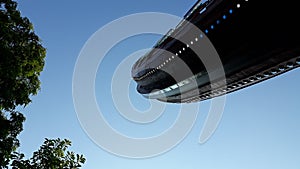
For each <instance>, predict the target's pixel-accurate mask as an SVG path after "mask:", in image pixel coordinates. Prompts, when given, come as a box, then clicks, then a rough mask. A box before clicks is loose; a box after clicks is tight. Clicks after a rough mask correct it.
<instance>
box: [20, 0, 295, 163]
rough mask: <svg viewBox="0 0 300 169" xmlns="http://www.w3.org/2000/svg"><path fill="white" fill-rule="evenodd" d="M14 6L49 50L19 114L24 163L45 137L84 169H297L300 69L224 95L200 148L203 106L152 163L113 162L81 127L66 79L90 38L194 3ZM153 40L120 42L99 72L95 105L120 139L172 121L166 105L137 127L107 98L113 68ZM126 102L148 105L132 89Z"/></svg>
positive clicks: (173, 109) (174, 108)
mask: <svg viewBox="0 0 300 169" xmlns="http://www.w3.org/2000/svg"><path fill="white" fill-rule="evenodd" d="M18 2H19V9H20V11H21V13H22V15H23V16H27V17H28V18H29V19H30V21H31V22H32V23H33V24H34V28H35V32H36V33H37V34H38V35H39V36H40V38H41V39H42V43H43V45H44V46H45V48H46V49H47V56H46V65H45V68H44V71H43V72H42V74H41V77H40V78H41V82H42V85H41V91H40V92H39V93H38V95H37V96H33V97H32V103H31V104H30V105H29V106H28V107H26V108H25V109H24V111H23V112H24V114H25V116H26V122H25V125H24V131H23V132H22V133H21V135H20V137H19V138H20V141H21V147H20V151H21V152H24V153H25V154H26V155H27V157H28V156H31V154H32V152H33V151H35V150H37V149H38V147H39V146H40V145H41V144H42V143H43V141H44V138H57V137H60V138H68V139H70V140H71V141H72V147H71V150H73V151H75V152H77V153H82V154H84V156H85V157H86V159H87V161H86V163H85V164H84V166H83V169H140V168H143V169H153V168H158V169H182V168H187V169H194V168H195V169H196V168H205V169H224V168H231V169H240V168H243V169H253V168H256V169H266V168H272V169H282V168H289V169H298V168H299V166H300V159H299V157H300V145H299V143H300V130H299V128H300V123H299V120H300V113H299V98H298V96H299V94H300V92H299V90H298V88H299V85H300V78H299V77H300V69H296V70H293V71H290V72H288V73H285V74H283V75H280V76H278V77H275V78H273V79H270V80H268V81H265V82H262V83H259V84H256V85H254V86H252V87H248V88H246V89H242V90H240V91H237V92H234V93H231V94H228V95H227V97H226V105H225V110H224V112H223V118H222V120H221V122H220V125H219V127H218V129H217V130H216V132H215V133H214V135H213V136H212V137H211V138H210V139H209V140H208V142H206V143H205V144H199V143H198V138H199V134H200V131H201V128H202V127H203V123H204V121H205V118H206V116H207V112H208V110H209V105H210V101H204V102H202V103H201V104H200V112H199V114H198V118H197V121H196V124H195V126H194V127H193V129H192V131H191V132H190V133H189V135H188V136H187V137H186V138H185V139H184V140H183V141H182V142H181V143H180V144H178V145H177V146H176V147H175V148H174V149H172V150H170V151H168V152H166V153H164V154H162V155H159V156H157V157H153V158H148V159H138V160H137V159H130V158H123V157H118V156H115V155H113V154H110V153H108V152H107V151H105V150H103V149H101V148H100V147H99V146H98V145H96V144H95V143H94V142H93V141H92V140H91V139H90V138H89V137H88V136H87V134H86V133H85V131H84V130H83V129H82V128H81V126H80V123H79V121H78V119H77V115H76V112H75V109H74V105H73V98H72V78H73V72H74V67H75V63H76V60H77V57H78V55H79V53H80V51H81V49H82V48H83V46H84V44H85V43H86V41H87V40H88V39H89V37H90V36H92V34H93V33H94V32H96V31H97V30H98V29H100V28H101V27H103V26H104V25H106V24H108V23H109V22H111V21H113V20H115V19H118V18H120V17H123V16H126V15H130V14H134V13H139V12H162V13H168V14H172V15H176V16H179V17H182V16H183V15H184V14H185V12H186V11H187V10H188V9H189V8H190V7H191V6H192V5H193V4H194V3H195V1H194V0H193V1H191V0H190V1H184V0H176V1H159V0H152V1H141V2H138V1H129V0H123V1H114V0H111V1H96V0H90V1H85V2H84V3H83V2H79V1H77V2H74V1H70V0H65V1H57V0H54V1H38V0H29V1H18ZM157 26H159V25H157ZM159 37H160V36H159V35H150V34H145V35H139V36H134V37H132V38H128V39H126V40H124V41H122V42H120V43H119V44H117V45H116V46H115V47H114V48H112V50H111V51H110V52H109V53H108V55H107V56H105V59H104V61H103V66H101V68H99V69H100V70H98V72H99V73H98V74H97V77H96V82H95V84H96V88H95V91H96V97H97V102H98V104H99V105H100V106H101V108H102V109H103V112H104V116H105V118H106V119H107V121H108V122H109V123H110V124H111V125H112V126H113V127H114V128H115V129H116V130H118V131H119V132H121V133H124V134H127V135H130V136H136V137H150V136H153V135H156V134H159V133H160V132H162V131H164V130H165V129H166V128H168V127H169V126H170V125H172V123H173V122H174V120H175V119H176V116H177V114H178V109H179V106H178V105H171V104H167V108H166V111H165V112H164V114H163V115H162V116H161V117H160V118H159V119H158V121H156V122H153V123H151V124H149V125H137V124H133V123H130V122H128V121H127V120H125V119H123V118H122V117H121V116H120V115H119V113H118V111H117V110H116V109H115V107H114V106H113V104H112V103H113V102H112V98H111V97H110V90H111V89H110V87H111V78H112V75H113V73H114V70H115V69H116V67H117V66H118V65H119V63H120V62H121V61H122V60H123V59H125V58H126V57H127V56H129V55H130V54H132V53H133V52H135V51H137V50H140V49H145V48H151V47H152V46H153V44H155V43H156V41H157V40H158V38H159ZM99 45H101V44H99ZM130 98H131V101H132V102H133V104H134V105H135V106H137V107H138V108H139V109H141V110H146V109H147V108H148V106H149V102H148V101H147V100H146V99H145V98H143V97H141V96H140V95H139V94H137V93H136V91H135V83H132V84H131V85H130ZM103 137H107V136H106V135H103Z"/></svg>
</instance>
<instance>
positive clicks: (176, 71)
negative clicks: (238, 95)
mask: <svg viewBox="0 0 300 169" xmlns="http://www.w3.org/2000/svg"><path fill="white" fill-rule="evenodd" d="M296 3H297V1H291V0H288V1H284V3H283V1H276V2H274V1H272V2H270V1H258V0H210V1H207V2H205V3H201V2H200V1H198V2H197V3H196V4H195V5H194V6H193V7H192V8H191V9H190V10H189V11H188V12H187V14H186V15H185V16H184V19H185V20H186V21H188V22H189V23H192V24H194V25H195V26H197V27H198V28H199V29H200V30H201V31H202V32H197V31H195V30H193V29H192V28H191V27H189V26H186V25H188V23H187V22H185V21H183V22H181V23H179V24H178V26H177V27H176V28H175V29H174V30H173V29H172V30H170V31H169V32H168V33H167V34H166V35H165V36H164V37H163V38H162V39H161V40H160V41H159V42H157V44H156V45H155V46H154V47H153V49H152V50H151V51H149V52H148V53H147V54H146V55H145V56H143V57H141V58H140V59H139V60H138V61H137V62H136V63H135V64H134V65H133V68H132V77H133V79H134V80H135V81H136V82H137V90H138V92H139V93H141V94H143V95H144V96H146V97H149V98H154V99H158V100H161V101H165V102H173V103H182V102H195V101H201V100H206V99H210V98H213V97H217V96H220V95H224V94H226V93H230V92H233V91H236V90H239V89H242V88H245V87H247V86H251V85H253V84H256V83H258V82H261V81H264V80H266V79H269V78H272V77H274V76H277V75H280V74H282V73H284V72H287V71H289V70H292V69H294V68H296V67H299V65H300V57H299V56H300V34H299V33H298V30H300V26H298V23H297V21H298V20H299V19H298V16H299V15H297V11H298V9H297V4H296ZM180 37H184V38H185V39H188V41H186V42H182V41H180V40H179V39H180ZM205 37H207V38H208V39H209V40H210V42H211V43H212V45H213V46H214V47H215V49H216V51H217V52H218V55H219V57H220V60H221V62H222V64H223V68H222V67H215V69H222V70H224V73H225V77H226V79H224V78H219V79H218V78H215V79H213V80H212V79H211V80H210V78H209V76H208V75H209V73H210V72H207V70H206V68H205V65H204V64H203V62H202V61H201V59H199V58H201V56H200V57H199V56H198V55H197V54H196V53H197V52H195V50H193V48H197V49H198V48H199V49H200V48H201V39H205ZM203 50H205V49H203ZM202 57H203V56H202ZM205 57H209V56H205ZM180 61H184V63H185V64H186V65H187V66H188V67H189V69H190V70H191V72H192V76H191V75H190V74H185V73H183V72H182V69H183V68H182V67H181V66H180V64H179V63H180ZM174 76H176V80H175V79H174ZM193 80H195V81H196V84H197V85H190V83H191V81H193Z"/></svg>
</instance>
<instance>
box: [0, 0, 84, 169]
mask: <svg viewBox="0 0 300 169" xmlns="http://www.w3.org/2000/svg"><path fill="white" fill-rule="evenodd" d="M45 56H46V49H45V48H44V47H43V46H42V44H41V41H40V39H39V37H38V36H37V35H36V34H35V33H34V30H33V25H32V24H31V22H30V21H29V19H28V18H26V17H22V16H21V14H20V11H19V10H18V9H17V3H16V2H15V1H13V0H0V168H8V167H9V166H10V167H13V168H22V169H25V168H26V169H27V168H30V169H31V168H32V169H44V168H45V169H54V168H55V169H60V168H79V167H80V166H81V164H83V163H84V162H85V159H84V157H83V156H82V155H78V154H76V155H75V154H74V153H73V152H69V151H66V150H67V148H68V146H70V145H71V142H70V141H69V140H60V139H56V140H48V139H46V141H45V142H44V144H43V145H42V146H41V148H40V149H39V150H38V151H37V152H35V153H34V154H33V157H32V158H30V159H29V160H24V159H23V158H24V155H23V154H21V153H16V152H15V151H16V149H17V148H18V147H19V146H20V143H19V140H18V139H17V136H18V135H19V134H20V132H21V131H22V130H23V122H24V121H25V117H24V116H23V114H22V113H20V112H18V111H16V108H17V106H24V107H25V106H26V105H28V104H29V103H30V102H31V99H30V97H31V96H32V95H36V94H37V92H38V91H39V89H40V80H39V76H40V73H41V71H42V70H43V68H44V58H45Z"/></svg>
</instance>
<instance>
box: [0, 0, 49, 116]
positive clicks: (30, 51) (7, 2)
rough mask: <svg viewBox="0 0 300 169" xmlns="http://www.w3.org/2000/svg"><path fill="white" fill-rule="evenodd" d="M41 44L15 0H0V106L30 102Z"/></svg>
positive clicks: (39, 65) (40, 62)
mask: <svg viewBox="0 0 300 169" xmlns="http://www.w3.org/2000/svg"><path fill="white" fill-rule="evenodd" d="M45 55H46V50H45V48H44V47H43V46H42V45H41V42H40V39H39V37H38V36H37V35H36V34H35V33H34V31H33V26H32V24H31V23H30V21H29V19H28V18H26V17H22V16H21V14H20V12H19V11H18V10H17V3H16V2H14V1H12V0H0V109H4V110H11V109H14V108H15V107H16V106H18V105H27V104H28V103H30V101H31V100H30V98H29V97H30V96H31V95H35V94H37V92H38V90H39V89H40V81H39V75H40V72H41V71H42V70H43V67H44V58H45Z"/></svg>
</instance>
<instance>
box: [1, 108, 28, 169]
mask: <svg viewBox="0 0 300 169" xmlns="http://www.w3.org/2000/svg"><path fill="white" fill-rule="evenodd" d="M0 113H1V115H0V168H3V167H6V166H7V165H8V164H9V163H10V160H11V158H12V156H13V155H12V152H13V151H15V150H16V149H17V148H18V147H19V146H20V143H19V140H18V139H17V136H18V135H19V134H20V132H21V131H22V130H23V122H24V121H25V117H24V116H23V115H22V114H21V113H19V112H16V111H11V112H10V115H9V116H10V117H6V116H5V114H4V113H3V112H1V111H0Z"/></svg>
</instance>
